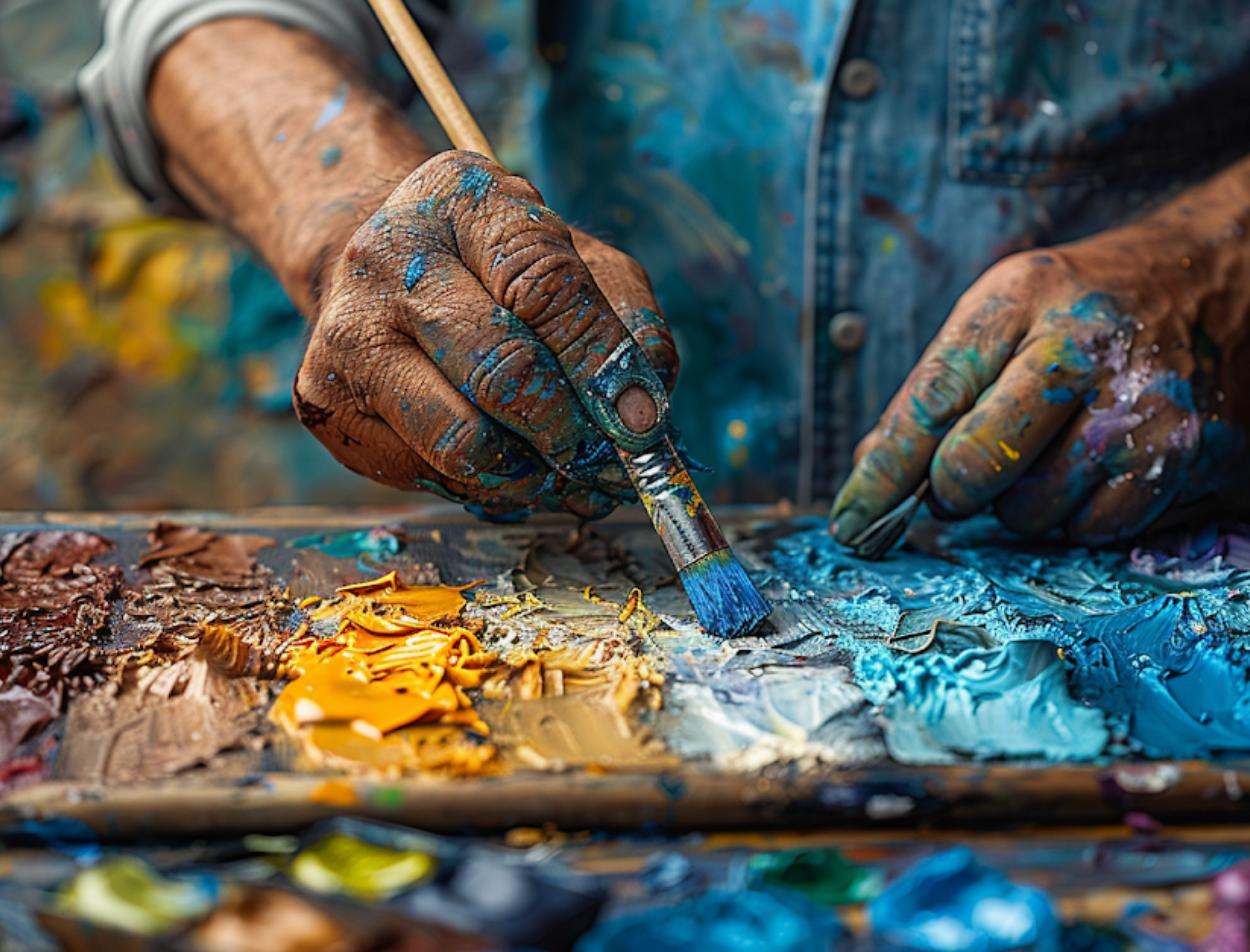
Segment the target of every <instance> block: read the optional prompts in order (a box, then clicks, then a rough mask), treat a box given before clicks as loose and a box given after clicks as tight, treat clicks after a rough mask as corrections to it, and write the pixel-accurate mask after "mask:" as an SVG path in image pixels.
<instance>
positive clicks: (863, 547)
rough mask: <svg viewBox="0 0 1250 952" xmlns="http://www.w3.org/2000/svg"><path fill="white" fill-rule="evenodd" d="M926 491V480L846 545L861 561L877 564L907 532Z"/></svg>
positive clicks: (927, 482) (927, 487)
mask: <svg viewBox="0 0 1250 952" xmlns="http://www.w3.org/2000/svg"><path fill="white" fill-rule="evenodd" d="M928 491H929V481H928V480H927V479H926V480H925V481H924V482H923V483H921V484H920V485H919V486H917V487H916V491H915V492H914V493H912V494H911V495H910V496H908V497H907V499H906V500H904V501H903V502H902V503H900V504H899V505H898V506H897V507H895V508H894V509H892V510H891V511H890V512H887V513H886V514H885V515H884V516H882V517H881V518H880V519H878V520H876V521H875V522H872V523H869V524H868V525H867V526H865V527H864V528H863V529H861V530H860V531H859V532H858V533H857V534H856V535H855V537H854V538H853V539H851V541H850V542H848V543H847V545H848V546H850V548H851V550H852V551H853V552H854V553H855V554H856V555H857V556H859V557H860V558H861V559H868V560H870V561H872V562H879V561H880V560H881V559H883V558H885V554H886V553H887V552H889V551H890V550H891V549H892V548H894V544H895V543H896V542H898V540H899V539H901V538H902V537H903V533H904V532H906V531H907V526H908V525H909V524H910V523H911V517H912V516H914V515H915V514H916V510H917V509H919V508H920V504H921V503H922V502H924V497H925V494H926V493H928Z"/></svg>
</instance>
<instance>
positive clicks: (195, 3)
mask: <svg viewBox="0 0 1250 952" xmlns="http://www.w3.org/2000/svg"><path fill="white" fill-rule="evenodd" d="M102 2H103V7H104V40H103V44H102V46H101V47H100V50H99V52H97V53H96V55H95V57H94V58H92V60H91V62H89V63H88V64H87V65H86V66H84V67H83V68H82V71H81V72H80V73H79V75H78V88H79V91H80V92H81V93H82V98H83V102H84V104H85V106H86V108H87V112H88V114H89V115H90V116H91V118H92V120H93V122H94V123H95V127H96V129H97V130H98V131H99V132H101V133H103V135H104V136H105V137H106V138H107V141H108V144H109V147H110V149H111V151H112V154H113V157H114V159H115V160H116V162H117V164H118V166H119V168H120V169H121V172H122V174H123V175H124V176H125V177H126V178H127V179H129V181H130V182H131V184H132V185H134V186H135V188H137V189H138V190H139V191H140V192H141V193H142V194H143V195H144V196H145V197H147V199H148V200H149V201H150V202H151V203H152V204H153V205H154V207H155V208H156V209H157V210H158V211H163V212H168V213H185V212H186V211H187V208H186V206H185V204H184V203H183V202H182V200H181V199H180V198H179V197H178V195H177V193H176V192H175V191H174V189H173V187H172V186H171V185H170V184H169V182H168V180H167V179H166V178H165V174H164V172H163V171H162V170H161V159H160V150H159V148H158V146H157V144H156V139H155V136H154V135H153V132H152V126H151V123H150V122H149V121H148V111H147V83H148V76H149V75H150V73H151V71H152V67H153V65H155V63H156V61H157V59H159V57H160V55H161V54H162V53H163V52H165V50H167V49H168V48H169V47H170V45H172V44H173V43H174V41H175V40H177V39H178V38H179V37H181V36H182V35H183V34H184V33H186V32H187V31H189V30H190V29H192V28H193V27H196V26H199V25H200V24H202V23H206V22H208V21H209V20H218V19H222V18H224V17H235V16H254V17H264V18H265V19H269V20H276V21H278V22H280V23H285V24H288V25H290V26H294V27H299V28H302V29H305V30H308V31H310V32H312V33H315V34H316V35H317V36H320V37H321V38H322V39H324V40H325V41H326V42H328V43H331V44H333V45H334V46H336V47H337V48H338V49H341V50H343V51H344V52H345V53H347V54H348V55H349V56H352V57H354V58H355V59H356V60H357V61H358V62H359V63H361V65H362V66H367V65H368V64H369V63H370V61H371V59H372V55H373V54H374V53H376V52H377V51H378V50H379V49H381V48H382V44H385V42H386V39H385V36H384V35H383V34H382V31H381V29H380V28H379V27H378V25H377V23H376V21H375V20H374V19H373V14H372V12H371V11H370V10H369V5H368V4H367V3H366V2H365V0H102Z"/></svg>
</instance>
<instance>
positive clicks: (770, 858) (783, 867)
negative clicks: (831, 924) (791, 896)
mask: <svg viewBox="0 0 1250 952" xmlns="http://www.w3.org/2000/svg"><path fill="white" fill-rule="evenodd" d="M747 870H748V873H749V875H750V878H751V881H752V883H753V884H755V885H761V884H766V885H769V886H780V887H782V888H785V889H793V890H795V891H796V892H801V893H802V894H803V895H805V896H807V898H808V899H811V900H813V901H814V902H818V903H821V904H822V905H826V906H844V905H848V904H850V903H856V902H867V901H868V900H870V899H874V898H875V897H876V896H877V895H878V894H879V893H880V892H881V890H882V888H883V887H884V886H885V875H884V874H883V873H882V872H881V870H876V869H869V868H867V867H866V866H860V865H859V864H858V863H853V862H851V861H850V860H849V859H847V858H846V857H845V856H843V855H842V854H841V853H839V852H838V851H837V850H813V849H806V850H785V851H784V852H780V853H757V854H756V855H755V856H752V857H751V860H750V863H749V864H748V866H747Z"/></svg>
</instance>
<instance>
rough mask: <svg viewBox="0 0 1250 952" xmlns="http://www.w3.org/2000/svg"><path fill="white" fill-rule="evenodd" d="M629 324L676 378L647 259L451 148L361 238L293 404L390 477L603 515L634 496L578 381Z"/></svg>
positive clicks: (510, 506) (507, 507)
mask: <svg viewBox="0 0 1250 952" xmlns="http://www.w3.org/2000/svg"><path fill="white" fill-rule="evenodd" d="M618 315H619V319H618ZM631 335H632V337H633V338H634V340H636V341H637V342H638V344H639V345H641V346H642V348H643V349H644V350H645V352H646V354H647V356H648V358H649V360H650V362H651V364H652V366H653V367H654V368H655V370H656V374H657V376H658V377H659V378H660V379H661V381H662V382H663V383H664V385H665V386H667V387H669V388H671V386H672V384H673V382H674V381H675V377H676V371H677V355H676V350H675V348H674V347H673V341H672V337H671V335H670V334H669V332H668V329H667V327H666V326H665V325H664V321H663V319H662V318H661V317H660V316H659V314H658V312H657V309H656V304H655V300H654V297H653V295H652V293H651V288H650V285H649V283H648V282H647V279H646V275H645V274H644V273H643V272H642V270H641V268H639V267H638V265H637V264H636V263H635V262H634V261H633V260H632V259H630V258H627V257H626V256H625V255H623V254H621V253H620V252H618V251H615V250H614V249H612V248H609V247H608V246H606V245H604V244H603V243H602V242H598V241H596V240H595V239H592V238H589V237H588V236H586V235H581V234H572V233H570V231H569V229H568V228H567V227H566V226H565V225H564V223H563V222H562V221H561V220H560V219H559V218H558V217H557V216H556V215H555V213H554V212H552V211H551V210H550V209H548V208H546V207H545V206H543V204H542V198H541V196H539V195H538V193H537V191H536V190H535V189H534V188H533V186H531V185H530V184H529V183H528V182H526V181H524V180H523V179H520V178H516V177H513V176H510V175H508V173H507V172H506V171H505V170H504V169H502V168H501V167H499V166H498V165H496V164H495V163H493V162H490V161H488V160H487V159H485V158H483V157H481V156H478V155H475V154H472V153H464V152H449V153H443V154H441V155H439V156H436V157H435V158H433V159H431V160H429V161H427V162H426V163H425V164H424V165H422V166H421V167H420V168H418V169H417V171H415V172H414V173H413V174H412V175H411V176H410V177H409V178H408V179H407V180H406V181H405V182H403V183H402V184H401V185H400V186H399V188H397V189H396V190H395V192H394V193H393V194H392V195H391V197H390V198H389V199H388V200H387V202H386V203H385V204H384V205H383V206H382V207H381V208H380V209H379V210H378V211H377V212H376V213H375V214H374V215H373V216H371V217H370V218H369V219H368V221H366V222H365V224H364V225H363V226H361V228H360V229H359V230H358V231H357V232H356V234H355V235H354V236H353V237H352V239H351V241H350V242H349V243H348V245H347V248H346V250H345V251H344V253H343V255H342V257H341V259H340V260H339V262H338V265H337V268H336V269H335V271H334V275H333V278H332V280H331V285H330V290H329V292H328V294H327V296H326V298H325V303H324V307H323V309H322V312H321V315H320V317H319V318H318V321H317V324H316V326H315V328H314V330H313V335H312V340H311V343H310V344H309V348H308V351H307V354H306V355H305V359H304V364H303V366H302V368H301V369H300V373H299V377H298V379H297V381H296V387H295V389H296V407H297V411H298V412H299V415H300V418H301V420H303V421H304V422H305V424H306V425H307V426H308V427H309V429H310V430H312V432H313V433H314V434H315V435H316V436H317V438H318V439H320V440H321V441H322V442H323V443H324V444H325V445H326V446H327V447H328V448H329V449H330V451H331V452H332V453H334V455H335V457H336V458H338V459H339V460H340V461H341V462H343V463H344V464H345V465H347V466H348V467H350V468H351V469H353V470H355V471H356V472H359V473H362V474H364V475H366V476H369V477H370V478H373V479H376V480H378V481H379V482H384V483H387V484H389V485H393V486H398V487H401V488H408V489H411V488H421V489H435V491H438V492H440V493H441V494H443V495H445V496H447V497H448V498H451V499H455V500H456V501H458V502H463V503H467V504H471V505H472V506H473V507H474V510H475V511H481V512H483V513H485V514H487V515H503V514H507V513H515V512H518V511H525V510H529V509H534V508H545V509H549V510H553V511H564V510H568V511H572V512H574V513H576V514H578V515H583V516H599V515H604V514H606V513H607V512H609V511H610V510H611V509H612V508H613V507H614V506H615V505H616V504H617V503H619V502H621V501H625V500H632V499H634V498H635V496H634V492H633V488H632V486H631V485H630V483H629V481H628V479H627V478H626V476H625V474H624V472H623V471H622V470H621V467H620V464H619V462H618V460H617V457H616V453H615V451H614V449H613V447H612V446H611V445H610V444H609V443H608V441H607V439H606V437H604V436H603V434H602V433H601V432H600V431H599V430H598V429H597V428H596V426H595V425H594V423H593V422H592V420H591V417H590V415H589V413H588V412H587V411H586V409H585V408H584V407H583V405H582V403H581V402H580V400H579V398H578V393H579V392H583V393H584V392H585V391H586V389H587V384H588V382H589V380H590V378H591V376H592V375H593V374H594V373H595V371H596V370H598V369H599V367H600V366H601V365H602V364H603V362H604V361H605V359H606V358H607V357H608V356H609V355H610V354H611V353H612V352H613V350H614V349H615V348H616V347H617V345H618V344H619V343H620V342H621V341H622V340H625V339H628V338H629V337H630V336H631Z"/></svg>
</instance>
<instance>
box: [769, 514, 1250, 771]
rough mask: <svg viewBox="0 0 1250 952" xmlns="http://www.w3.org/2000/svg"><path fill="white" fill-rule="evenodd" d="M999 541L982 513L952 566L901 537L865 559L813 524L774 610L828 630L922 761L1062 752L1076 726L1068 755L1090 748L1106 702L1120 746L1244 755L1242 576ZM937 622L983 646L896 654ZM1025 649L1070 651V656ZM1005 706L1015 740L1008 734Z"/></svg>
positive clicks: (1247, 710) (899, 741)
mask: <svg viewBox="0 0 1250 952" xmlns="http://www.w3.org/2000/svg"><path fill="white" fill-rule="evenodd" d="M1001 535H1002V530H1001V528H999V527H998V526H997V525H996V523H994V521H993V520H991V519H989V518H983V519H976V520H971V521H969V522H967V523H955V524H950V525H949V526H947V527H946V528H945V530H944V532H943V533H942V536H941V540H942V542H941V544H942V547H943V551H945V552H946V553H949V561H948V560H947V559H944V558H937V557H934V556H931V555H927V554H920V553H917V552H915V551H912V550H910V549H907V548H904V549H902V550H900V551H898V552H896V553H895V554H894V555H892V556H891V558H889V559H887V560H886V561H884V562H879V563H865V562H861V561H859V560H857V559H855V558H854V556H852V555H851V554H849V553H848V552H846V551H845V550H843V549H841V548H840V547H838V546H837V545H836V544H835V543H833V542H832V540H830V539H829V536H828V533H827V530H826V529H825V527H823V526H819V527H818V528H815V529H813V530H812V531H811V532H806V533H800V534H798V535H794V536H790V537H788V538H786V539H783V540H782V541H780V542H779V543H777V544H776V547H775V551H774V552H773V553H772V555H771V558H772V561H773V565H774V568H775V572H776V580H777V581H778V582H781V583H784V585H785V587H786V588H788V589H789V590H790V591H791V592H792V596H791V598H792V601H791V602H789V603H786V602H783V604H790V605H795V601H794V600H797V604H798V605H801V606H802V609H803V612H804V614H805V617H808V618H811V619H812V620H813V621H812V624H813V625H814V626H815V627H816V630H817V631H824V632H830V633H831V634H828V635H813V636H812V638H813V642H815V641H816V640H817V639H819V640H820V642H821V643H823V644H825V645H826V646H827V649H828V650H833V649H841V650H844V651H846V652H847V653H849V655H850V657H851V659H852V664H853V667H854V670H855V674H856V679H857V681H858V682H859V684H860V685H861V687H862V688H863V690H864V692H865V694H866V695H867V697H868V698H869V700H870V701H872V702H873V703H875V704H879V705H881V706H882V708H883V712H884V715H885V726H886V738H887V744H889V745H890V746H891V750H892V752H895V753H896V754H897V755H899V756H902V757H905V758H907V759H910V760H912V761H914V762H918V763H920V762H925V763H927V762H937V763H944V762H950V760H951V758H952V757H954V758H957V759H958V758H984V757H988V756H1005V757H1021V756H1025V757H1037V756H1041V757H1046V758H1054V759H1059V758H1063V757H1067V756H1070V755H1069V753H1068V752H1067V751H1066V750H1065V749H1063V740H1062V739H1063V738H1064V737H1070V738H1071V741H1070V743H1071V749H1072V750H1073V751H1077V750H1079V751H1080V756H1082V757H1093V756H1096V755H1097V753H1098V750H1097V741H1098V738H1099V737H1100V736H1104V733H1103V732H1104V728H1102V727H1100V712H1101V715H1105V721H1102V723H1105V725H1106V729H1109V730H1110V739H1111V740H1112V741H1117V740H1118V741H1122V742H1124V743H1127V744H1128V745H1129V747H1130V748H1132V749H1134V750H1138V751H1141V752H1142V753H1145V754H1147V755H1149V756H1156V757H1157V756H1173V755H1177V756H1180V755H1184V756H1211V755H1216V754H1221V753H1226V752H1246V751H1250V705H1247V704H1246V703H1242V702H1241V701H1240V698H1242V697H1250V654H1248V652H1247V650H1246V649H1245V648H1243V647H1242V646H1241V641H1242V639H1244V638H1245V637H1246V636H1247V635H1250V595H1247V594H1246V593H1247V592H1250V572H1247V571H1243V570H1238V569H1235V568H1230V569H1229V570H1228V571H1227V572H1226V573H1223V574H1221V575H1220V576H1218V577H1215V578H1213V579H1212V580H1210V581H1209V582H1208V583H1207V584H1199V583H1195V584H1194V585H1193V586H1192V591H1191V592H1188V593H1186V594H1176V593H1175V592H1174V589H1175V588H1176V585H1175V584H1174V583H1172V582H1170V581H1169V580H1167V579H1162V578H1153V577H1150V576H1148V575H1143V574H1141V573H1139V572H1136V571H1134V568H1133V564H1132V563H1131V562H1130V560H1129V556H1128V554H1127V553H1125V552H1090V551H1089V550H1085V549H1061V548H1053V547H1049V548H1044V549H1040V550H1039V549H1036V548H1026V547H1021V546H1019V545H1018V544H1015V543H1013V542H1011V541H1010V540H1008V541H1007V543H1006V544H1004V542H1003V540H1002V539H1001V538H1000V537H1001ZM1139 558H1140V557H1139ZM796 607H797V606H796ZM938 621H941V622H947V623H951V624H956V625H960V626H966V629H965V630H979V631H981V632H983V633H984V634H985V635H986V636H987V637H988V638H989V639H991V640H992V644H991V645H990V647H989V648H985V649H981V648H976V647H970V646H969V645H968V644H966V643H965V644H954V643H950V644H948V643H944V641H943V639H940V638H939V639H938V640H937V643H936V644H934V645H933V646H931V647H930V648H929V649H928V650H927V651H926V652H925V653H923V654H921V655H918V656H909V655H906V654H904V653H903V652H902V651H900V650H897V649H898V648H899V647H913V646H916V645H917V644H918V642H919V641H920V640H921V639H920V638H919V637H918V636H919V635H923V634H924V633H927V632H928V631H929V630H930V628H931V627H932V625H933V624H934V622H938ZM900 636H901V637H900ZM890 642H893V643H894V645H893V646H891V643H890ZM1019 642H1023V643H1025V644H1020V645H1019V646H1018V647H1016V646H1015V645H1016V643H1019ZM1029 642H1032V643H1037V642H1048V643H1049V644H1050V645H1051V646H1056V647H1058V648H1062V649H1063V653H1064V654H1063V660H1062V663H1060V662H1059V661H1058V659H1057V657H1056V656H1055V655H1053V654H1049V652H1050V651H1051V648H1041V647H1037V646H1036V644H1034V646H1033V647H1029V646H1028V644H1027V643H1029ZM993 644H998V645H1004V644H1005V645H1009V646H1011V647H1010V650H1007V651H1004V650H1003V649H1001V648H999V649H996V648H994V647H993ZM807 650H808V652H809V653H812V652H814V651H816V650H817V648H816V647H815V645H814V644H813V646H811V647H809V648H808V649H807ZM1198 685H1204V686H1205V688H1204V689H1203V690H1202V691H1199V690H1197V686H1198ZM1007 712H1012V713H1011V716H1012V717H1014V718H1015V720H1014V722H1013V724H1014V726H1015V727H1016V728H1017V730H1018V732H1019V736H1015V737H1008V736H1007V735H1006V734H1004V733H1002V730H1001V729H1002V724H1001V720H1002V718H1004V717H1005V716H1007Z"/></svg>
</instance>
